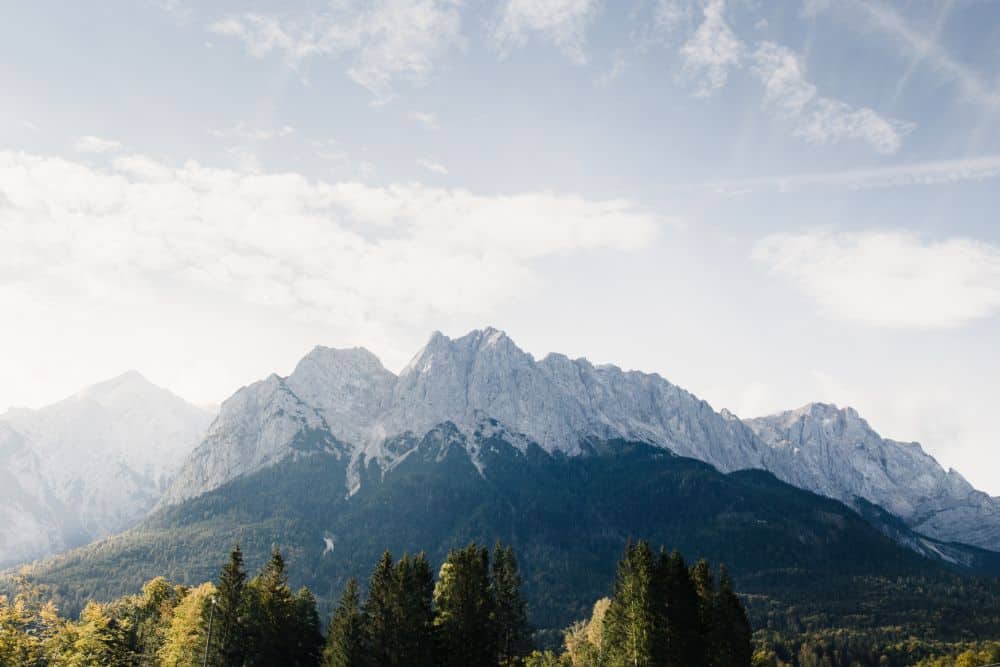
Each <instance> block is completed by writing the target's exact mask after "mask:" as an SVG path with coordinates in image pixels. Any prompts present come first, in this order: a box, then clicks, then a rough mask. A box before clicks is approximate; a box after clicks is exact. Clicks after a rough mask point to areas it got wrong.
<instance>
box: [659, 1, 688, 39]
mask: <svg viewBox="0 0 1000 667" xmlns="http://www.w3.org/2000/svg"><path fill="white" fill-rule="evenodd" d="M693 20H694V10H693V5H692V3H691V2H690V0H658V1H657V3H656V6H655V7H654V8H653V24H654V26H655V27H656V29H657V30H660V31H662V32H665V33H668V34H669V33H673V32H676V31H678V30H680V29H682V28H685V27H687V26H689V25H690V24H691V22H692V21H693Z"/></svg>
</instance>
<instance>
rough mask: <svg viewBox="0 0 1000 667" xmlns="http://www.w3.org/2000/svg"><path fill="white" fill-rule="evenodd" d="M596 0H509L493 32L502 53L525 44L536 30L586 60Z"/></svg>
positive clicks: (573, 56) (572, 55)
mask: <svg viewBox="0 0 1000 667" xmlns="http://www.w3.org/2000/svg"><path fill="white" fill-rule="evenodd" d="M597 4H598V2H597V0H506V2H505V4H504V6H503V8H502V9H501V10H500V18H499V20H498V21H497V25H496V27H495V29H494V32H493V37H494V40H495V41H496V43H497V45H498V46H499V48H500V50H501V52H505V51H507V50H508V49H509V48H510V47H512V46H522V45H524V44H525V43H526V42H527V41H528V35H529V34H531V33H537V34H540V35H542V36H543V37H545V38H546V39H548V40H550V41H551V42H552V43H553V44H555V45H556V47H558V48H559V49H560V50H561V51H562V52H563V53H564V54H566V56H568V57H569V58H571V59H572V60H573V61H575V62H577V63H580V64H582V63H585V62H587V55H586V52H585V51H584V44H585V42H586V33H587V27H588V26H589V25H590V23H591V21H592V20H593V19H594V16H595V14H596V13H597Z"/></svg>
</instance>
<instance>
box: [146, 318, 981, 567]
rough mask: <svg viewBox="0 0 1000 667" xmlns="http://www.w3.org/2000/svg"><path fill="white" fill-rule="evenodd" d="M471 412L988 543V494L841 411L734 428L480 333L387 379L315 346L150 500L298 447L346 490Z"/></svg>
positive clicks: (665, 394)
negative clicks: (332, 459) (761, 481)
mask: <svg viewBox="0 0 1000 667" xmlns="http://www.w3.org/2000/svg"><path fill="white" fill-rule="evenodd" d="M484 419H492V420H495V421H496V422H497V423H499V424H500V425H501V426H502V427H503V428H504V429H507V431H508V432H510V433H512V434H519V435H520V436H523V438H526V439H528V440H530V441H533V442H535V443H537V444H538V445H539V446H540V447H541V448H542V449H543V450H545V451H546V452H548V453H550V454H552V453H562V454H565V455H569V456H573V455H579V454H581V453H583V452H584V451H585V449H586V443H587V441H588V440H590V439H595V438H596V439H598V440H613V439H622V440H628V441H635V442H644V443H647V444H650V445H653V446H656V447H661V448H666V449H669V450H670V451H671V452H673V453H675V454H677V455H680V456H687V457H691V458H695V459H698V460H700V461H704V462H706V463H708V464H711V465H712V466H714V467H715V468H717V469H718V470H720V471H722V472H731V471H735V470H743V469H764V470H769V471H771V472H772V473H774V474H775V475H776V476H777V477H778V478H779V479H782V480H784V481H786V482H788V483H790V484H793V485H795V486H798V487H800V488H803V489H807V490H810V491H814V492H817V493H820V494H823V495H826V496H828V497H831V498H836V499H838V500H841V501H843V502H845V503H847V504H848V505H851V506H853V507H855V508H857V507H859V505H858V499H861V500H864V501H867V502H869V503H874V504H876V505H879V506H881V507H883V508H884V509H886V510H888V511H889V512H891V513H893V514H894V515H896V516H899V517H900V518H902V519H903V520H904V521H905V522H906V523H907V525H908V526H910V527H911V528H914V529H916V530H918V531H920V532H922V533H925V534H926V535H927V536H929V537H931V538H934V539H937V540H944V541H958V542H964V543H968V544H972V545H976V546H979V547H982V548H987V549H993V550H1000V501H997V499H994V498H990V497H989V496H987V495H986V494H984V493H981V492H979V491H976V490H975V489H974V488H972V486H971V485H969V484H968V482H966V481H965V480H964V479H963V478H962V477H961V475H959V474H958V473H956V472H953V471H947V472H946V471H944V470H943V469H942V468H941V467H940V466H939V465H938V464H937V462H936V461H935V460H934V459H933V458H932V457H930V456H928V455H927V454H925V453H924V452H923V450H922V449H921V448H920V446H919V445H916V444H902V443H896V442H893V441H890V440H884V439H882V438H881V437H880V436H878V434H876V433H875V432H874V431H873V430H872V429H871V428H870V427H869V426H868V424H867V423H866V422H864V420H862V419H861V418H860V417H859V416H858V415H857V413H856V412H854V411H853V410H850V409H847V410H838V409H836V408H834V407H833V406H823V405H820V404H814V405H812V406H807V407H806V408H803V409H801V410H796V411H793V412H788V413H784V414H781V415H775V416H773V417H764V418H760V419H751V420H746V421H743V420H740V419H739V418H738V417H736V416H735V415H732V414H731V413H729V412H727V411H725V410H722V411H721V412H716V411H715V410H714V409H713V408H712V407H711V406H710V405H709V404H708V403H706V402H705V401H703V400H700V399H699V398H697V397H696V396H694V395H692V394H691V393H689V392H687V391H685V390H683V389H681V388H680V387H677V386H675V385H673V384H671V383H670V382H668V381H667V380H665V379H663V378H662V377H660V376H659V375H657V374H648V373H641V372H637V371H623V370H621V369H620V368H618V367H616V366H611V365H600V366H595V365H593V364H591V363H590V362H589V361H587V360H586V359H569V358H568V357H566V356H564V355H560V354H549V355H548V356H546V357H545V358H543V359H541V360H536V359H535V358H534V357H532V356H531V355H530V354H528V353H526V352H524V351H523V350H521V349H520V348H518V347H517V345H516V344H515V343H514V342H513V341H512V340H511V339H510V338H509V337H508V336H507V335H506V334H504V333H503V332H502V331H498V330H496V329H491V328H488V329H484V330H479V331H473V332H471V333H469V334H467V335H465V336H462V337H460V338H456V339H451V338H448V337H447V336H445V335H443V334H441V333H435V334H433V335H432V336H431V338H430V340H429V341H428V342H427V344H426V345H425V346H424V348H423V349H422V350H421V351H420V352H418V353H417V354H416V356H415V357H414V358H413V360H412V361H411V362H410V363H409V364H408V365H407V366H406V367H405V368H404V369H403V370H402V372H401V373H400V374H399V375H398V376H396V375H394V374H393V373H391V372H390V371H388V370H387V369H386V368H385V367H383V366H382V364H381V363H380V362H379V360H378V359H377V358H376V357H375V356H374V355H373V354H371V353H370V352H368V351H366V350H363V349H360V348H354V349H349V350H338V349H333V348H326V347H317V348H316V349H314V350H313V351H312V352H310V353H309V354H308V355H307V356H306V357H305V358H303V359H302V361H301V362H300V363H299V364H298V366H297V367H296V368H295V370H294V371H293V372H292V373H291V374H290V375H289V376H288V377H287V378H281V377H279V376H276V375H273V376H271V377H269V378H267V379H265V380H263V381H261V382H257V383H255V384H253V385H250V386H248V387H245V388H243V389H241V390H240V391H238V392H237V393H236V394H235V395H234V396H233V397H232V398H230V399H229V400H228V401H226V402H225V403H224V404H223V405H222V408H221V410H220V414H219V418H218V419H217V420H216V421H215V422H214V423H213V425H212V427H211V429H210V430H209V434H208V436H207V437H206V439H205V440H204V441H203V442H202V444H201V445H200V446H199V447H198V448H197V450H196V451H195V452H194V453H193V455H192V456H191V457H190V458H189V459H188V460H187V462H186V464H185V465H184V467H183V468H182V470H181V472H180V473H179V474H178V476H177V478H176V480H175V481H174V483H173V484H172V485H171V487H170V488H169V489H168V490H167V492H166V493H165V494H164V497H163V499H162V500H161V506H166V505H169V504H173V503H177V502H180V501H182V500H185V499H188V498H193V497H196V496H198V495H200V494H202V493H205V492H207V491H210V490H212V489H215V488H218V487H219V486H220V485H222V484H224V483H226V482H228V481H230V480H232V479H235V478H237V477H239V476H240V475H246V474H250V473H253V472H255V471H257V470H260V469H262V468H264V467H266V466H269V465H273V464H274V463H276V462H277V461H280V460H282V459H283V458H284V457H286V456H290V455H298V454H300V453H301V452H302V451H304V450H312V449H321V450H328V451H331V452H335V453H336V455H337V456H342V457H345V458H347V459H349V460H350V462H351V463H350V465H349V466H348V476H347V491H349V492H352V491H354V490H356V489H357V487H358V484H359V480H360V467H359V466H361V465H363V464H364V463H366V462H371V461H378V463H379V467H380V469H381V470H382V471H386V470H390V469H391V468H392V467H393V466H394V465H397V463H398V462H399V461H400V458H401V457H400V454H399V453H398V452H396V451H394V450H393V449H392V448H391V447H389V446H388V445H389V444H390V443H392V442H393V438H394V437H395V436H398V435H400V434H404V433H407V432H409V433H413V434H417V435H418V436H419V435H421V434H423V433H426V432H427V431H428V430H429V429H430V428H432V427H433V426H434V425H436V424H440V423H443V422H445V421H448V422H451V423H453V424H455V425H456V427H457V428H458V429H459V430H460V431H461V432H463V433H465V434H471V433H472V432H473V431H474V430H475V429H476V428H477V427H478V425H479V424H481V423H482V422H483V420H484ZM473 461H474V463H476V465H477V466H480V467H482V464H481V462H480V461H479V459H478V457H477V456H476V455H475V454H474V455H473Z"/></svg>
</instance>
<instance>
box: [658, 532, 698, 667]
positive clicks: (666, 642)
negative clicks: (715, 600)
mask: <svg viewBox="0 0 1000 667" xmlns="http://www.w3.org/2000/svg"><path fill="white" fill-rule="evenodd" d="M659 569H660V577H661V579H662V596H663V597H662V600H661V602H660V604H661V605H662V607H661V609H662V613H663V614H664V620H665V621H666V622H665V627H664V628H663V634H662V635H661V641H662V647H661V651H662V652H661V653H660V655H661V660H662V664H663V665H665V666H668V667H674V666H676V667H685V666H686V665H697V664H701V663H702V662H703V661H704V652H703V651H702V645H701V643H700V641H699V632H700V623H699V621H698V618H699V616H698V613H699V612H698V592H697V591H696V590H695V587H694V583H693V582H692V581H691V574H690V572H688V567H687V564H686V563H685V562H684V557H683V556H681V554H680V553H679V552H677V551H673V552H672V553H671V554H670V555H669V556H664V554H661V556H660V563H659Z"/></svg>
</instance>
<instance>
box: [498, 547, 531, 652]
mask: <svg viewBox="0 0 1000 667" xmlns="http://www.w3.org/2000/svg"><path fill="white" fill-rule="evenodd" d="M492 585H493V590H492V593H493V608H494V627H495V630H496V633H497V636H496V646H497V656H498V658H499V663H500V664H501V665H510V664H515V662H516V661H517V660H518V659H519V658H521V657H523V656H526V655H527V654H528V653H529V652H530V650H531V635H530V631H529V628H528V613H527V607H526V605H525V602H524V600H523V599H522V598H521V575H520V573H519V572H518V569H517V558H516V557H515V556H514V550H513V549H512V548H511V547H509V546H508V547H506V548H504V547H503V546H502V545H501V544H500V542H499V541H497V543H496V545H495V546H494V547H493V576H492Z"/></svg>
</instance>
